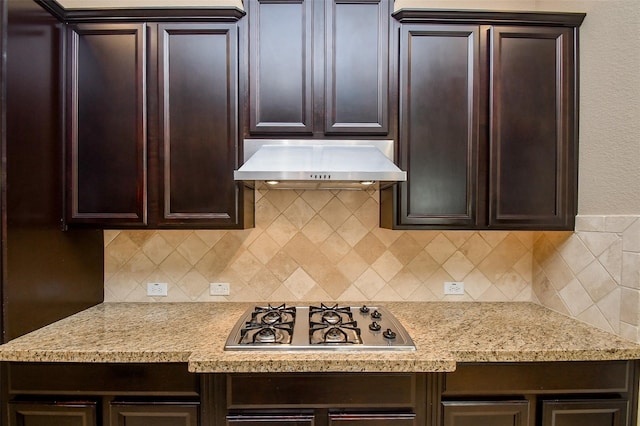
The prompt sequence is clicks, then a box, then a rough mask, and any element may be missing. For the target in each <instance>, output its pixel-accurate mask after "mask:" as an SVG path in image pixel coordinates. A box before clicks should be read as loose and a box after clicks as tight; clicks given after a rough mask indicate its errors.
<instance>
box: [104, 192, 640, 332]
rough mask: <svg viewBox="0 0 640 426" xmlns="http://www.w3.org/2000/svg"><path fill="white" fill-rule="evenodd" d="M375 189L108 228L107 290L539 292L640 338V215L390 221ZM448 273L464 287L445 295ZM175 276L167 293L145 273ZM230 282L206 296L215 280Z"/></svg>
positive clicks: (522, 297) (284, 295) (177, 297)
mask: <svg viewBox="0 0 640 426" xmlns="http://www.w3.org/2000/svg"><path fill="white" fill-rule="evenodd" d="M378 208H379V203H378V192H376V191H369V192H367V191H335V192H332V191H293V190H271V191H257V192H256V227H255V228H253V229H247V230H232V231H218V230H161V231H156V230H149V231H146V230H122V231H117V230H107V231H105V232H104V239H105V301H107V302H124V301H127V302H128V301H136V302H142V301H145V302H182V301H193V302H200V301H249V302H254V301H267V302H282V301H295V300H306V301H327V302H330V301H399V300H406V301H439V300H451V301H534V302H538V303H541V304H543V305H545V306H548V307H549V308H551V309H554V310H556V311H559V312H562V313H565V314H567V315H570V316H573V317H576V318H578V319H581V320H583V321H586V322H588V323H590V324H593V325H595V326H597V327H600V328H603V329H606V330H609V331H612V332H614V333H617V334H620V335H623V336H624V337H627V338H631V339H633V340H638V328H639V327H638V326H639V320H640V318H639V317H638V311H639V309H640V297H639V296H640V278H639V272H638V271H639V270H640V247H639V246H640V217H637V216H620V217H618V216H609V217H604V216H597V217H591V216H586V217H579V218H578V221H577V226H576V232H507V231H445V232H441V231H391V230H387V229H382V228H379V227H378V217H379V215H378ZM445 281H464V284H465V294H464V295H463V296H462V295H461V296H451V295H447V296H445V295H444V294H443V285H444V282H445ZM148 282H166V283H168V289H169V291H168V296H167V297H157V298H152V297H148V296H147V295H146V283H148ZM211 282H226V283H230V284H231V294H230V295H229V296H210V295H209V283H211Z"/></svg>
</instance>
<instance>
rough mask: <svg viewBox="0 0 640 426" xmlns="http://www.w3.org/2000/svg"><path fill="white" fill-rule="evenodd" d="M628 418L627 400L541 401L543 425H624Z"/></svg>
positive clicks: (626, 423)
mask: <svg viewBox="0 0 640 426" xmlns="http://www.w3.org/2000/svg"><path fill="white" fill-rule="evenodd" d="M628 418H629V404H628V402H627V401H619V400H582V401H544V402H543V403H542V425H543V426H626V425H628V424H629V423H628V422H629V420H628ZM632 424H635V422H634V423H632Z"/></svg>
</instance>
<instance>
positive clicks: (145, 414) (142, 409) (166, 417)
mask: <svg viewBox="0 0 640 426" xmlns="http://www.w3.org/2000/svg"><path fill="white" fill-rule="evenodd" d="M199 405H200V404H198V403H196V402H193V403H188V404H187V403H171V402H169V403H166V402H165V403H157V404H152V403H145V402H113V403H111V405H110V406H109V411H110V419H111V423H110V425H109V426H149V425H153V426H198V425H199V424H200V423H199V421H198V412H199V408H200V407H199Z"/></svg>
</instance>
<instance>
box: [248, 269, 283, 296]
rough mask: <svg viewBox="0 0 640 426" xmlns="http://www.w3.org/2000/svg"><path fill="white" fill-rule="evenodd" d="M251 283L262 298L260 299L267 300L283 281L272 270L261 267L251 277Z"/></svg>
mask: <svg viewBox="0 0 640 426" xmlns="http://www.w3.org/2000/svg"><path fill="white" fill-rule="evenodd" d="M249 285H250V286H251V287H253V289H254V292H255V294H256V295H258V297H259V298H260V299H258V300H267V299H269V297H270V296H271V295H272V294H273V292H274V291H276V290H277V289H278V287H280V286H281V285H282V282H281V281H280V280H279V279H278V277H276V276H275V275H274V274H273V273H272V272H271V271H270V270H268V269H267V268H261V269H260V270H259V271H258V272H257V273H256V274H255V275H254V276H253V277H252V278H251V281H249Z"/></svg>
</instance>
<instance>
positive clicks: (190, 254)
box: [177, 233, 210, 265]
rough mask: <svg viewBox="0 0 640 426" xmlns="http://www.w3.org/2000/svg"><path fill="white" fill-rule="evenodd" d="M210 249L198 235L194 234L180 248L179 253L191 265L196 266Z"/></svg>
mask: <svg viewBox="0 0 640 426" xmlns="http://www.w3.org/2000/svg"><path fill="white" fill-rule="evenodd" d="M209 249H210V247H209V246H207V244H205V242H204V241H202V240H201V239H200V237H198V235H196V234H195V233H192V234H191V235H189V236H188V237H187V239H185V240H184V241H183V242H182V244H180V245H179V246H178V248H177V251H178V253H180V254H181V255H182V256H184V258H185V259H187V262H189V264H191V265H195V264H196V263H198V261H199V260H200V259H202V256H204V255H205V253H206V252H208V251H209Z"/></svg>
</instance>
